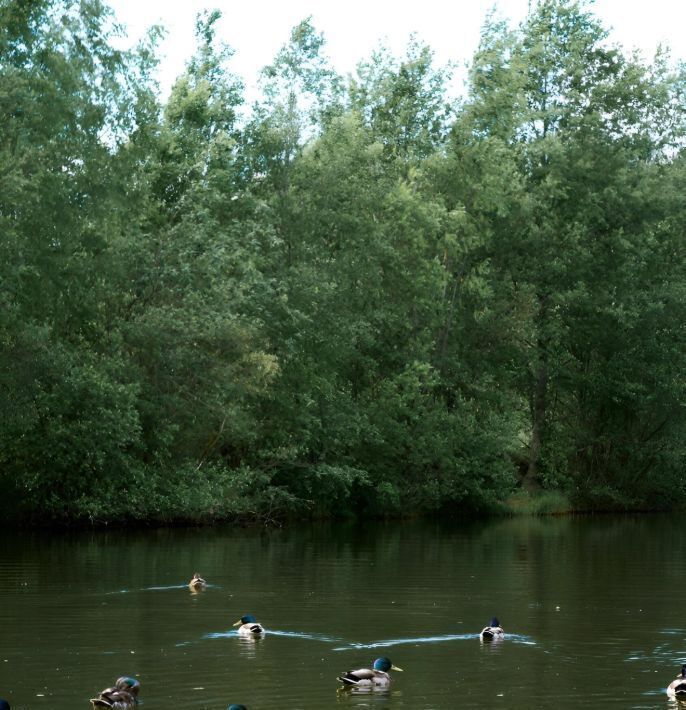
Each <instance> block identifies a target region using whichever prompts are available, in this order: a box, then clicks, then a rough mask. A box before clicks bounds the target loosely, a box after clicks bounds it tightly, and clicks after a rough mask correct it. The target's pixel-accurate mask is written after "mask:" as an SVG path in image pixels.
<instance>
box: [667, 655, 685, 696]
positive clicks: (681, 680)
mask: <svg viewBox="0 0 686 710" xmlns="http://www.w3.org/2000/svg"><path fill="white" fill-rule="evenodd" d="M667 695H669V697H670V698H686V663H684V665H682V666H681V675H680V676H679V677H678V678H677V679H676V680H673V681H672V682H671V683H670V684H669V685H668V686H667Z"/></svg>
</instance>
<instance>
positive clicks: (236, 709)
mask: <svg viewBox="0 0 686 710" xmlns="http://www.w3.org/2000/svg"><path fill="white" fill-rule="evenodd" d="M226 710H248V708H246V707H245V705H235V704H234V705H229V707H228V708H226Z"/></svg>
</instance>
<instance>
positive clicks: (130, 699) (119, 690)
mask: <svg viewBox="0 0 686 710" xmlns="http://www.w3.org/2000/svg"><path fill="white" fill-rule="evenodd" d="M140 687H141V684H140V683H139V682H138V681H137V680H136V679H135V678H128V677H127V676H122V677H121V678H118V679H117V682H116V683H115V684H114V686H113V687H111V688H105V690H102V691H100V695H98V697H97V698H91V704H92V705H93V707H94V708H114V710H131V708H135V707H136V705H138V691H139V689H140Z"/></svg>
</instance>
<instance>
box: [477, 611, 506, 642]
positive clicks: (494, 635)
mask: <svg viewBox="0 0 686 710" xmlns="http://www.w3.org/2000/svg"><path fill="white" fill-rule="evenodd" d="M479 636H480V637H481V640H482V641H492V640H493V639H501V638H503V637H504V636H505V632H504V631H503V627H502V626H501V625H500V622H499V621H498V619H497V617H495V616H494V617H493V618H492V619H491V623H490V624H489V625H488V626H487V627H486V628H485V629H483V631H482V632H481V633H480V634H479Z"/></svg>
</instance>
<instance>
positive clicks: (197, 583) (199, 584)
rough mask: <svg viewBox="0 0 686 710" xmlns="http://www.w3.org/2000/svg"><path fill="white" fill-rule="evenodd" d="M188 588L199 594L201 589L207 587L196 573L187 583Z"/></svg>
mask: <svg viewBox="0 0 686 710" xmlns="http://www.w3.org/2000/svg"><path fill="white" fill-rule="evenodd" d="M188 586H189V587H190V588H191V591H193V592H199V591H200V590H201V589H205V587H207V582H206V581H205V580H204V579H203V578H202V577H201V576H200V575H199V574H198V573H197V572H194V573H193V579H191V581H190V582H189V583H188Z"/></svg>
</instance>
